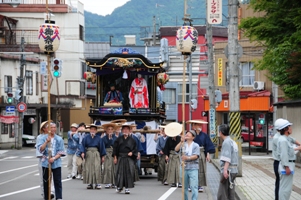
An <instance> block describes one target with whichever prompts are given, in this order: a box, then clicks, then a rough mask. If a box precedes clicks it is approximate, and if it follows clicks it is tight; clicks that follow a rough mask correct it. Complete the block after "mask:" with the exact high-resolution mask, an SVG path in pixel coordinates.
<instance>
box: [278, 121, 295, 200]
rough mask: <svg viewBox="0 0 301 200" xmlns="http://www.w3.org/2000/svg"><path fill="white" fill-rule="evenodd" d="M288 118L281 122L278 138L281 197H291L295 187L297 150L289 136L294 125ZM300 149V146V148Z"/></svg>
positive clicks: (283, 198)
mask: <svg viewBox="0 0 301 200" xmlns="http://www.w3.org/2000/svg"><path fill="white" fill-rule="evenodd" d="M292 125H293V124H292V123H290V122H289V121H288V120H283V121H281V122H280V123H279V127H278V129H279V130H280V135H281V136H280V137H279V138H278V144H277V153H278V155H279V158H280V163H279V174H280V188H279V199H280V200H287V199H290V195H291V192H292V187H293V176H294V170H295V160H296V155H295V150H294V147H293V145H292V144H291V142H290V141H289V139H288V137H289V135H290V134H292V127H291V126H292ZM298 150H300V147H299V148H298Z"/></svg>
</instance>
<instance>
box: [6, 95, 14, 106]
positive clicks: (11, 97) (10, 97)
mask: <svg viewBox="0 0 301 200" xmlns="http://www.w3.org/2000/svg"><path fill="white" fill-rule="evenodd" d="M13 96H14V95H13V93H11V92H8V93H7V103H9V104H11V103H13Z"/></svg>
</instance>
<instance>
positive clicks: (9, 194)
mask: <svg viewBox="0 0 301 200" xmlns="http://www.w3.org/2000/svg"><path fill="white" fill-rule="evenodd" d="M70 180H73V179H64V180H62V182H66V181H70ZM37 188H40V186H34V187H30V188H27V189H23V190H18V191H15V192H10V193H7V194H2V195H0V198H3V197H7V196H11V195H14V194H19V193H22V192H27V191H30V190H34V189H37Z"/></svg>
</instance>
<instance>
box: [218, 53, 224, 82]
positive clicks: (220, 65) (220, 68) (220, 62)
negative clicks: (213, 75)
mask: <svg viewBox="0 0 301 200" xmlns="http://www.w3.org/2000/svg"><path fill="white" fill-rule="evenodd" d="M217 66H218V70H217V85H218V86H223V59H222V58H219V59H218V60H217Z"/></svg>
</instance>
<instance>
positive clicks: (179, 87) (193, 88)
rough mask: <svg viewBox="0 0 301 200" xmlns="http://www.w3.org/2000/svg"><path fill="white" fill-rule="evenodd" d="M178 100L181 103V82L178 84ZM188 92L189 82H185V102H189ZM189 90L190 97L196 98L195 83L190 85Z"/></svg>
mask: <svg viewBox="0 0 301 200" xmlns="http://www.w3.org/2000/svg"><path fill="white" fill-rule="evenodd" d="M178 91H179V92H178V102H179V103H182V91H183V90H182V84H178ZM189 92H190V88H189V83H187V84H186V92H185V103H189V102H190V99H189ZM191 92H192V96H191V99H196V98H197V84H195V83H193V84H192V87H191Z"/></svg>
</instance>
